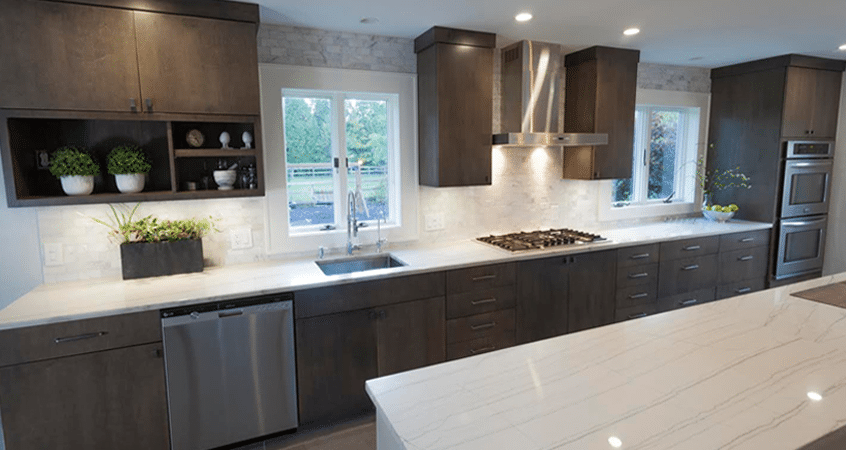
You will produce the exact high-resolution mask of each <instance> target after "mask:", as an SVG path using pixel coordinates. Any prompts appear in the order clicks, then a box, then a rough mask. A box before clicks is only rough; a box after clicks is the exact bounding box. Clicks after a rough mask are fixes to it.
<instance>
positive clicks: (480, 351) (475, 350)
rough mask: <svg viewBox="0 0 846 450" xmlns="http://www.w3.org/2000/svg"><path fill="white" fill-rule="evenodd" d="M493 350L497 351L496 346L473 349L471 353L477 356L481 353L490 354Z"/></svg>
mask: <svg viewBox="0 0 846 450" xmlns="http://www.w3.org/2000/svg"><path fill="white" fill-rule="evenodd" d="M491 350H496V346H495V345H489V346H487V347H482V348H471V349H470V353H472V354H474V355H476V354H479V353H484V352H489V351H491Z"/></svg>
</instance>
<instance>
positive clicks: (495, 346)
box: [446, 332, 515, 360]
mask: <svg viewBox="0 0 846 450" xmlns="http://www.w3.org/2000/svg"><path fill="white" fill-rule="evenodd" d="M514 344H515V341H514V333H513V332H509V333H500V334H497V335H495V336H487V337H482V338H478V339H473V340H472V341H464V342H458V343H455V344H450V345H447V352H446V353H447V360H453V359H458V358H465V357H467V356H474V355H480V354H482V353H487V352H492V351H494V350H500V349H503V348H508V347H513V346H514Z"/></svg>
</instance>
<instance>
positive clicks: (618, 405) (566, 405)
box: [367, 273, 846, 450]
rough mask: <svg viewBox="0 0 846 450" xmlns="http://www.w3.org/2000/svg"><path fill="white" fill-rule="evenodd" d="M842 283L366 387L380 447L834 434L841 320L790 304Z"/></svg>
mask: <svg viewBox="0 0 846 450" xmlns="http://www.w3.org/2000/svg"><path fill="white" fill-rule="evenodd" d="M843 280H846V273H841V274H838V275H835V276H831V277H825V278H822V279H817V280H811V281H807V282H803V283H797V284H794V285H789V286H785V287H781V288H777V289H771V290H767V291H761V292H756V293H752V294H747V295H744V296H739V297H733V298H729V299H726V300H720V301H716V302H711V303H706V304H703V305H699V306H694V307H690V308H685V309H681V310H676V311H671V312H666V313H662V314H657V315H653V316H648V317H645V318H643V319H637V320H630V321H627V322H622V323H618V324H614V325H609V326H605V327H601V328H595V329H592V330H587V331H584V332H579V333H575V334H570V335H565V336H560V337H557V338H552V339H547V340H543V341H539V342H535V343H531V344H526V345H522V346H518V347H512V348H509V349H504V350H500V351H496V352H492V353H488V354H484V355H480V356H476V357H472V358H466V359H462V360H457V361H453V362H449V363H443V364H439V365H436V366H431V367H427V368H422V369H418V370H414V371H410V372H406V373H402V374H397V375H392V376H388V377H383V378H379V379H375V380H370V381H368V382H367V391H368V393H369V395H370V397H371V398H372V399H373V401H374V403H375V404H376V407H377V427H378V428H380V430H378V431H377V434H378V436H379V439H380V440H379V449H380V450H388V449H403V448H404V449H430V450H435V449H488V448H521V449H529V450H532V449H613V448H616V447H614V446H612V445H611V442H612V438H615V439H618V440H619V443H621V446H620V447H619V448H625V449H668V450H669V449H703V450H704V449H796V448H799V447H801V446H803V445H805V444H808V443H810V442H813V441H814V440H816V439H818V438H820V437H822V436H824V435H826V434H828V433H830V432H832V431H834V430H836V429H838V428H840V427H842V426H843V425H844V424H846V406H844V405H846V389H844V387H846V320H844V319H846V309H841V308H836V307H833V306H830V305H826V304H822V303H816V302H812V301H808V300H804V299H800V298H796V297H792V296H790V295H789V294H790V293H791V292H797V291H800V290H804V289H808V288H810V287H815V286H821V285H825V284H829V283H833V282H838V281H843ZM809 393H811V394H810V396H809ZM813 394H819V396H820V397H821V399H818V400H814V399H811V398H810V397H811V396H813V397H814V398H818V397H816V396H814V395H813Z"/></svg>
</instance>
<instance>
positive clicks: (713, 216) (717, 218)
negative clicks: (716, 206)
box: [702, 209, 735, 223]
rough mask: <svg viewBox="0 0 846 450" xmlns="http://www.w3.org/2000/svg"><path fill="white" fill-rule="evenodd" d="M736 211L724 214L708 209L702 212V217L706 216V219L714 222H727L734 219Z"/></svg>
mask: <svg viewBox="0 0 846 450" xmlns="http://www.w3.org/2000/svg"><path fill="white" fill-rule="evenodd" d="M734 213H735V211H732V212H722V211H709V210H707V209H703V210H702V215H704V216H705V218H706V219H708V220H711V221H714V222H721V223H722V222H725V221H727V220H729V219H731V218H732V217H734Z"/></svg>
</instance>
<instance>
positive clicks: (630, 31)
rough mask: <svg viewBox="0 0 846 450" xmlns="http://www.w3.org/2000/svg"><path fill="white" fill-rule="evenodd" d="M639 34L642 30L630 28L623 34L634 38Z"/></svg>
mask: <svg viewBox="0 0 846 450" xmlns="http://www.w3.org/2000/svg"><path fill="white" fill-rule="evenodd" d="M638 33H640V28H629V29H627V30H625V31H623V34H625V35H626V36H634V35H636V34H638Z"/></svg>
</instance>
